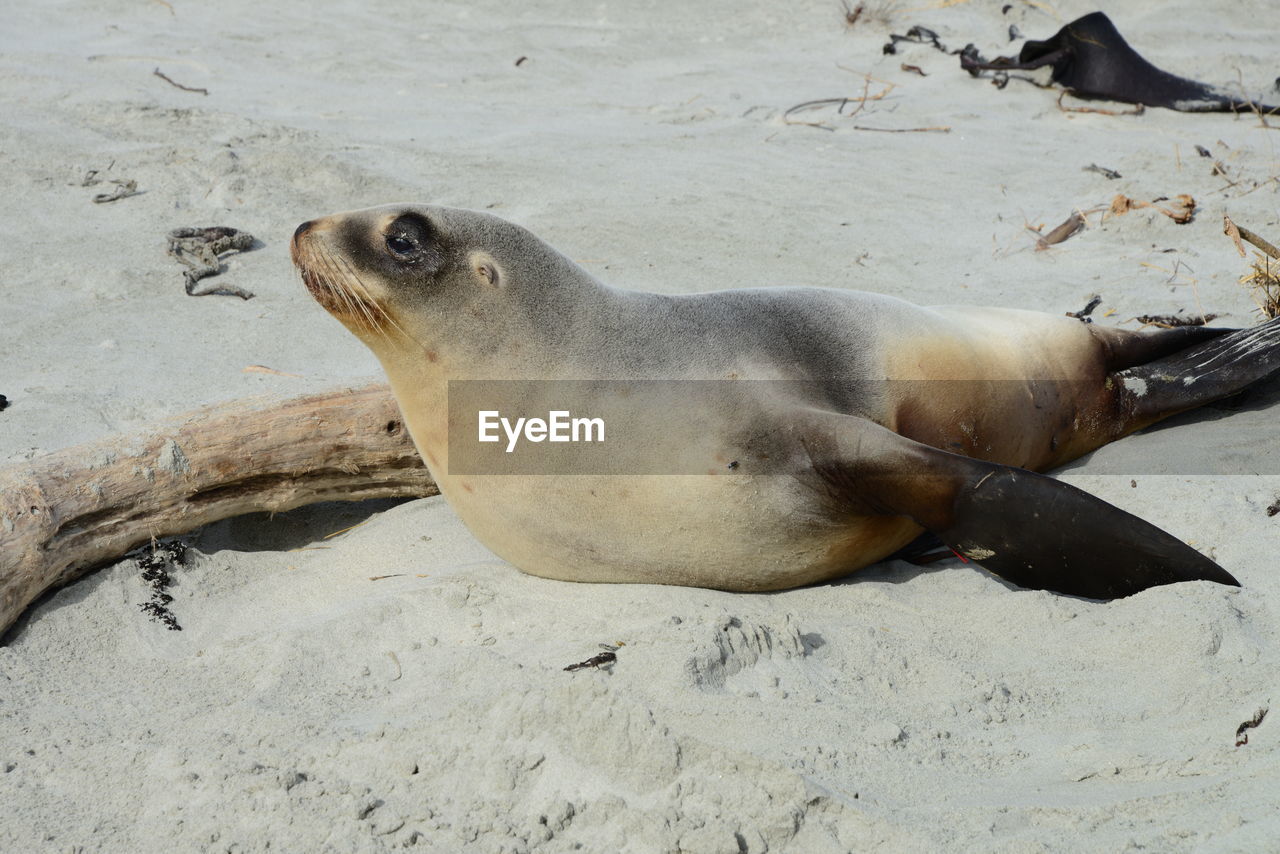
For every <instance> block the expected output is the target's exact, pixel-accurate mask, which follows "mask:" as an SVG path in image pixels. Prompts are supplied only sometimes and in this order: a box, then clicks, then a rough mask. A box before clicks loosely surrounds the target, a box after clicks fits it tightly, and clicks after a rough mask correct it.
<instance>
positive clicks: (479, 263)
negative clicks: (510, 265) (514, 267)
mask: <svg viewBox="0 0 1280 854" xmlns="http://www.w3.org/2000/svg"><path fill="white" fill-rule="evenodd" d="M467 262H468V263H469V264H470V265H471V270H472V271H473V272H474V273H475V275H476V278H478V279H479V280H480V281H481V282H482V283H484V284H488V285H492V286H495V287H496V286H497V285H498V284H499V283H501V281H502V271H501V270H500V269H499V268H498V262H497V261H494V260H493V257H492V256H491V255H489V253H488V252H472V253H471V256H470V257H469V258H468V259H467Z"/></svg>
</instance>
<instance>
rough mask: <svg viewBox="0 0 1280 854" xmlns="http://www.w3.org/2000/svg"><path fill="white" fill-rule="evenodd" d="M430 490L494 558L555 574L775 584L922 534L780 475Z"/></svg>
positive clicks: (481, 482) (474, 484)
mask: <svg viewBox="0 0 1280 854" xmlns="http://www.w3.org/2000/svg"><path fill="white" fill-rule="evenodd" d="M440 486H441V491H442V492H443V493H444V495H445V497H446V498H447V499H448V501H449V503H450V505H451V506H452V507H453V508H454V510H455V511H456V512H457V513H458V515H459V516H460V517H461V518H462V520H463V522H464V523H465V524H466V525H467V527H468V529H470V530H471V532H472V533H473V534H474V535H475V537H476V538H477V539H478V540H480V542H482V543H484V544H485V545H486V546H487V547H488V548H490V549H491V550H492V551H493V552H494V553H496V554H497V555H499V556H500V557H502V558H504V559H505V560H507V561H510V562H511V563H512V564H514V565H515V566H516V567H518V568H519V569H521V570H523V571H525V572H528V573H530V574H532V575H539V576H543V577H546V578H555V579H559V580H563V581H590V582H628V583H641V584H677V585H685V586H693V587H711V588H718V589H723V590H739V591H752V590H757V591H758V590H777V589H783V588H789V587H796V586H800V585H803V584H810V583H814V582H818V581H823V580H826V579H830V578H835V577H839V576H842V575H845V574H847V573H849V572H852V571H854V570H856V569H860V568H862V567H864V566H866V565H868V564H871V563H874V562H875V561H877V560H880V559H882V558H884V557H885V556H887V555H889V554H891V553H892V552H894V551H896V550H897V549H899V548H901V547H902V546H903V545H905V544H906V543H908V542H910V541H911V540H912V539H914V538H915V537H916V536H917V535H918V534H919V533H920V530H921V529H920V528H919V527H918V526H917V525H916V524H915V523H914V522H912V521H911V520H909V519H907V518H905V517H890V516H853V515H845V514H839V515H838V516H835V517H833V515H832V514H831V512H830V509H829V508H827V507H825V506H824V505H823V504H822V503H821V499H820V497H819V496H817V495H816V494H814V493H813V491H812V489H811V488H810V487H809V486H807V485H805V483H803V482H802V481H801V480H799V479H797V478H794V477H790V476H786V475H757V476H740V475H629V476H613V475H600V476H576V477H556V476H532V477H521V476H511V475H507V476H490V477H470V476H469V477H449V476H445V477H443V478H442V479H441V483H440Z"/></svg>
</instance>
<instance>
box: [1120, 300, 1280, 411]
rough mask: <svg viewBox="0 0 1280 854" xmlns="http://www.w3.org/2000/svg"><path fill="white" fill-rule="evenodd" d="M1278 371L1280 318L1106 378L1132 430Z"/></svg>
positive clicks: (1219, 396) (1229, 333)
mask: <svg viewBox="0 0 1280 854" xmlns="http://www.w3.org/2000/svg"><path fill="white" fill-rule="evenodd" d="M1277 371H1280V317H1276V318H1272V319H1271V320H1268V321H1267V322H1266V323H1261V324H1259V325H1257V326H1253V327H1250V328H1248V329H1236V330H1232V331H1230V332H1228V333H1227V334H1225V335H1219V336H1217V337H1215V338H1211V339H1209V340H1207V341H1203V342H1201V343H1199V344H1196V345H1194V346H1192V347H1188V348H1187V349H1185V350H1181V351H1179V352H1176V353H1173V354H1171V355H1168V356H1165V357H1164V358H1162V359H1157V360H1156V361H1154V362H1148V363H1146V364H1144V365H1137V366H1136V367H1132V368H1127V369H1125V370H1122V371H1116V372H1114V373H1112V374H1111V375H1110V380H1111V383H1112V386H1113V388H1114V389H1115V391H1116V393H1117V394H1118V395H1119V396H1120V401H1121V406H1122V407H1123V409H1124V411H1125V413H1126V414H1127V415H1128V416H1129V417H1130V418H1131V419H1132V421H1131V423H1130V424H1129V425H1128V426H1127V427H1126V432H1128V430H1131V429H1138V428H1140V427H1143V426H1146V425H1147V424H1151V423H1153V422H1155V421H1158V420H1160V419H1161V418H1165V417H1167V416H1170V415H1173V414H1175V413H1178V412H1184V411H1186V410H1188V409H1192V408H1194V407H1197V406H1203V405H1204V404H1206V403H1210V402H1212V401H1215V400H1220V399H1221V398H1224V397H1227V396H1229V395H1232V394H1235V393H1236V392H1238V391H1241V390H1243V389H1244V388H1245V387H1246V386H1248V385H1250V384H1251V383H1254V382H1257V381H1258V380H1261V379H1265V378H1266V377H1268V376H1270V375H1271V374H1274V373H1276V372H1277Z"/></svg>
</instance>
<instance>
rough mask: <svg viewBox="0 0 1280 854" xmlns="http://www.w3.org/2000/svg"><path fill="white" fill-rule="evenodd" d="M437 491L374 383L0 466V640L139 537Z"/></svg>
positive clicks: (242, 404)
mask: <svg viewBox="0 0 1280 854" xmlns="http://www.w3.org/2000/svg"><path fill="white" fill-rule="evenodd" d="M438 491H439V490H438V489H437V488H436V485H435V482H434V481H433V480H432V479H431V475H430V474H429V473H428V472H427V469H426V467H425V466H423V464H422V462H421V460H420V459H419V458H418V454H417V452H416V451H415V450H414V447H413V442H412V440H411V439H410V438H409V434H408V430H406V429H405V427H404V422H403V420H402V419H401V416H400V410H399V409H398V408H397V407H396V402H395V399H394V398H393V397H392V396H391V392H390V390H389V389H388V388H387V386H386V385H384V384H376V385H370V386H365V387H363V388H354V389H352V388H341V389H335V390H333V391H329V392H325V393H321V394H314V395H307V396H304V397H293V398H282V397H263V398H250V399H247V400H237V401H232V402H229V403H224V404H219V405H217V406H210V407H207V408H205V409H201V410H198V411H196V412H192V413H189V414H188V415H186V416H182V417H179V418H177V419H174V420H173V421H172V422H169V423H167V424H166V425H163V426H160V427H158V428H156V429H154V430H149V431H146V432H143V433H138V434H134V435H130V436H124V437H114V438H111V439H106V440H104V441H101V442H96V443H93V444H89V445H81V446H77V447H73V448H68V449H66V450H63V451H58V452H57V453H53V454H49V455H48V456H45V457H42V458H40V459H37V460H34V461H32V462H31V463H26V464H21V465H15V466H9V467H6V468H0V634H3V633H4V631H5V630H7V629H8V628H9V626H11V625H12V624H13V622H14V621H15V620H16V619H17V618H18V617H19V616H20V615H21V614H22V612H23V611H24V610H25V609H26V608H27V606H28V605H30V604H31V603H32V602H33V601H35V599H36V598H37V597H38V596H40V594H41V593H43V592H44V591H46V590H48V589H50V588H53V587H57V586H60V585H63V584H66V583H67V582H69V581H72V580H74V579H75V578H78V577H79V576H81V575H83V574H84V573H86V572H87V571H89V570H90V569H93V568H95V567H97V566H101V565H102V564H104V563H107V562H109V561H111V560H113V559H115V558H119V557H120V556H122V555H123V554H124V553H125V552H127V551H129V550H130V549H132V548H134V547H135V546H137V545H139V544H141V543H145V542H147V541H148V540H149V539H150V538H151V537H161V536H167V535H172V534H180V533H184V532H186V531H190V530H192V529H194V528H198V527H199V526H201V525H207V524H209V523H211V522H216V521H218V520H220V519H226V518H228V517H231V516H237V515H240V514H242V513H250V512H254V511H261V510H267V511H283V510H290V509H292V508H294V507H301V506H302V505H304V504H312V503H315V502H319V501H359V500H363V499H366V498H396V497H415V496H422V495H435V494H437V493H438Z"/></svg>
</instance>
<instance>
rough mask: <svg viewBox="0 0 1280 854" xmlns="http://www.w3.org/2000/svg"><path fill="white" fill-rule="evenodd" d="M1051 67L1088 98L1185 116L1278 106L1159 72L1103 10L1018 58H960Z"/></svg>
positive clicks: (969, 66)
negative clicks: (1141, 105) (1128, 40)
mask: <svg viewBox="0 0 1280 854" xmlns="http://www.w3.org/2000/svg"><path fill="white" fill-rule="evenodd" d="M1045 65H1052V66H1053V78H1052V79H1053V82H1055V83H1058V84H1061V85H1062V86H1064V87H1066V88H1067V89H1070V90H1071V91H1072V92H1074V93H1075V94H1077V95H1080V96H1083V97H1087V98H1108V99H1111V100H1114V101H1127V102H1129V103H1133V104H1146V105H1147V106H1149V107H1166V108H1168V109H1170V110H1181V111H1182V112H1188V113H1205V112H1209V113H1212V112H1227V111H1235V110H1253V109H1257V110H1261V111H1262V112H1264V113H1274V112H1277V111H1280V108H1277V107H1272V106H1268V105H1266V104H1260V103H1255V102H1253V101H1250V100H1247V99H1244V98H1236V97H1233V96H1231V95H1229V94H1227V93H1225V92H1222V91H1220V90H1218V89H1215V88H1214V87H1212V86H1208V85H1206V84H1204V83H1199V82H1197V81H1195V80H1188V79H1186V78H1185V77H1178V76H1176V75H1174V74H1170V73H1169V72H1167V71H1161V70H1160V69H1159V68H1156V67H1155V66H1154V65H1152V64H1151V63H1150V62H1147V61H1146V60H1145V59H1143V58H1142V57H1141V56H1139V55H1138V52H1137V51H1135V50H1134V49H1133V48H1132V47H1130V46H1129V43H1128V42H1126V41H1125V40H1124V37H1123V36H1121V35H1120V32H1119V31H1118V30H1117V29H1116V28H1115V25H1114V24H1112V23H1111V19H1110V18H1108V17H1107V16H1106V15H1104V14H1103V13H1102V12H1093V13H1091V14H1088V15H1085V16H1084V17H1083V18H1077V19H1076V20H1074V21H1072V22H1071V23H1069V24H1067V25H1066V26H1065V27H1063V28H1062V29H1060V30H1058V32H1057V34H1055V35H1054V36H1053V37H1052V38H1050V39H1046V40H1045V41H1028V42H1027V43H1026V44H1024V45H1023V46H1022V51H1021V52H1020V53H1019V54H1018V58H1017V59H1016V60H1014V59H1012V58H1009V57H1001V58H1000V59H997V60H995V61H994V62H975V61H973V60H972V59H966V58H965V57H963V56H962V57H961V66H962V67H964V68H965V69H966V70H968V71H971V72H976V71H982V70H1005V71H1011V70H1029V69H1034V68H1041V67H1043V66H1045Z"/></svg>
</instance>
